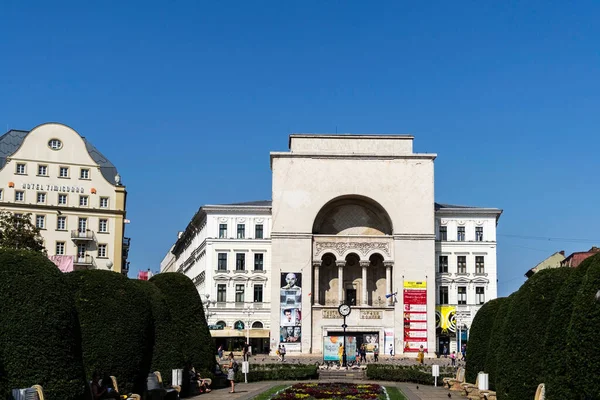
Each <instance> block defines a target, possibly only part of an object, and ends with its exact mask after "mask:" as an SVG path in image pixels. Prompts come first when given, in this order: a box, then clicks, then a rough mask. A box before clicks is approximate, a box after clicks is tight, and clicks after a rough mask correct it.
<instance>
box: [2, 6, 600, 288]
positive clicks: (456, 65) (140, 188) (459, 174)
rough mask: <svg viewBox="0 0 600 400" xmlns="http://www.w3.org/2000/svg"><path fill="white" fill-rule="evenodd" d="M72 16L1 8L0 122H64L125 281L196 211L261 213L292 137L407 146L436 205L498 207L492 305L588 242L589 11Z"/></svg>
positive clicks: (130, 9) (388, 9) (594, 134)
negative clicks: (114, 224) (98, 178)
mask: <svg viewBox="0 0 600 400" xmlns="http://www.w3.org/2000/svg"><path fill="white" fill-rule="evenodd" d="M88 3H90V2H82V1H72V2H62V1H56V2H47V1H43V2H42V1H39V2H36V1H30V2H23V1H8V0H7V1H3V2H2V3H1V4H0V17H1V19H2V39H0V58H1V62H0V93H1V96H0V127H2V131H5V128H16V129H31V128H33V127H34V126H36V125H38V124H40V123H43V122H48V121H59V122H63V123H65V124H67V125H69V126H71V127H73V128H74V129H76V130H77V131H78V132H80V133H81V134H82V135H84V136H86V137H87V138H88V139H89V140H90V141H91V142H92V143H94V144H95V145H96V146H97V147H98V148H99V149H100V150H101V151H102V152H103V153H105V155H106V156H107V157H109V158H110V160H111V161H112V162H113V163H114V164H115V165H116V166H117V167H118V169H119V171H120V173H121V175H122V177H123V180H124V183H125V184H126V185H127V189H128V191H129V197H128V218H129V219H130V220H131V224H130V225H129V226H128V227H127V235H128V236H131V237H132V250H131V253H130V261H131V264H132V272H131V273H130V276H135V275H136V274H137V270H138V269H141V270H145V269H147V268H148V267H150V268H152V269H153V270H155V269H157V268H158V265H159V262H160V260H161V259H162V257H163V256H164V255H165V253H166V252H167V250H168V249H169V247H170V245H171V244H172V243H173V242H174V240H175V238H176V234H177V231H178V230H183V229H184V228H185V226H186V225H187V223H188V222H189V220H190V219H191V217H192V215H193V214H194V212H195V211H196V210H197V209H198V207H199V206H200V205H202V204H207V203H210V204H214V203H226V202H237V201H247V200H257V199H269V198H270V195H271V176H270V169H269V151H282V150H286V149H287V137H288V134H289V133H291V132H320V133H325V132H335V131H336V129H337V131H338V132H350V133H411V134H414V135H415V150H416V151H419V152H434V153H437V154H438V159H437V160H436V185H435V189H436V200H437V201H438V202H446V203H456V204H465V205H475V206H486V207H488V206H489V207H499V208H502V209H504V214H503V215H502V217H501V219H500V224H499V226H498V233H499V234H500V236H499V241H498V263H499V267H498V271H499V294H500V295H507V294H509V293H511V292H512V291H514V290H515V289H517V288H518V287H519V285H520V284H521V283H522V282H523V279H524V278H523V274H524V273H525V271H527V270H528V269H529V268H531V267H532V266H533V265H535V264H536V263H537V262H539V261H541V260H542V259H544V258H545V257H546V256H548V255H550V254H551V253H553V252H554V251H557V250H562V249H564V250H566V251H567V252H572V251H576V250H587V249H588V248H590V247H591V246H592V245H593V244H596V245H598V244H600V233H599V232H600V231H599V230H598V226H600V220H599V219H600V217H599V213H598V204H600V203H599V201H598V198H599V194H600V193H599V192H600V185H599V184H598V172H599V170H600V161H599V157H598V154H599V151H598V149H599V147H600V146H599V145H600V138H599V137H600V135H599V132H598V127H599V126H600V111H599V110H600V40H599V39H600V24H598V21H599V20H600V5H599V3H597V2H577V4H568V3H566V2H533V1H530V2H496V3H497V4H496V5H489V4H483V3H489V2H464V3H462V4H460V3H449V2H439V3H437V4H435V3H429V4H428V5H427V6H421V5H415V4H408V2H358V1H337V2H333V1H327V2H325V1H302V2H281V1H271V2H267V1H238V2H233V1H231V2H215V1H213V2H202V1H189V2H184V1H165V2H161V3H158V2H153V1H144V2H133V1H126V2H122V1H112V2H95V3H96V4H95V5H90V4H88ZM100 3H102V4H100ZM402 3H404V4H402ZM365 185H368V182H365ZM513 235H516V236H522V237H516V236H513ZM530 237H540V238H542V239H531V238H530ZM550 238H564V239H569V240H562V239H557V240H553V239H550ZM571 239H577V240H571Z"/></svg>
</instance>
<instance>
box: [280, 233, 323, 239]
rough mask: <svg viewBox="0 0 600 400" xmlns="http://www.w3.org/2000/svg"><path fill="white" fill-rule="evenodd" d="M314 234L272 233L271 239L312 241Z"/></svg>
mask: <svg viewBox="0 0 600 400" xmlns="http://www.w3.org/2000/svg"><path fill="white" fill-rule="evenodd" d="M312 237H313V234H312V233H304V232H271V239H312Z"/></svg>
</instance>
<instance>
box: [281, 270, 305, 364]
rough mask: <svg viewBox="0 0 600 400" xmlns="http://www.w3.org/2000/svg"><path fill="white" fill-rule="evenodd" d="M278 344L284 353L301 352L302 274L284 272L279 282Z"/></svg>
mask: <svg viewBox="0 0 600 400" xmlns="http://www.w3.org/2000/svg"><path fill="white" fill-rule="evenodd" d="M280 288H281V290H280V305H281V313H280V321H281V323H280V325H279V332H280V335H279V342H280V344H282V345H284V346H285V349H286V351H292V352H300V351H302V274H301V273H296V272H289V273H287V272H284V273H282V274H281V282H280Z"/></svg>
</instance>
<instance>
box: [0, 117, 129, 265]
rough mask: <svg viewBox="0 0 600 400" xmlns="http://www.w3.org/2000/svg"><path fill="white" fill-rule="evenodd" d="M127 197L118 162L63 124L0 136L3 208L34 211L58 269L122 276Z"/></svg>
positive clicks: (0, 205)
mask: <svg viewBox="0 0 600 400" xmlns="http://www.w3.org/2000/svg"><path fill="white" fill-rule="evenodd" d="M126 198H127V192H126V190H125V186H123V185H122V183H121V178H120V176H119V174H118V173H117V169H116V168H115V166H114V165H113V164H112V163H111V162H110V161H109V160H108V159H107V158H106V157H104V156H103V155H102V153H100V151H98V150H97V149H96V148H95V147H94V146H93V145H92V144H91V143H90V142H88V141H87V140H86V139H85V138H84V137H82V136H81V135H80V134H79V133H77V132H76V131H75V130H73V129H72V128H70V127H68V126H66V125H63V124H59V123H46V124H42V125H39V126H37V127H35V128H34V129H32V130H31V131H21V130H10V131H8V132H7V133H5V134H4V135H2V136H0V210H2V211H9V212H12V213H21V214H26V213H31V214H32V219H33V221H32V222H33V223H35V225H36V226H37V227H39V228H40V229H41V234H42V237H43V239H44V246H45V247H46V250H47V252H48V257H49V258H50V259H51V260H53V261H54V262H55V263H56V264H57V266H59V268H61V270H63V271H70V270H78V269H108V270H113V271H115V272H121V273H124V274H127V271H128V262H127V255H128V251H129V238H127V237H125V236H124V233H125V223H126V222H127V221H126V219H125V217H126Z"/></svg>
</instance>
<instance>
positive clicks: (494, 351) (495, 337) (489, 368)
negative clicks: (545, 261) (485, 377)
mask: <svg viewBox="0 0 600 400" xmlns="http://www.w3.org/2000/svg"><path fill="white" fill-rule="evenodd" d="M514 296H515V294H514V293H513V294H512V295H510V296H508V297H504V298H501V299H499V300H500V305H499V307H498V311H497V312H496V318H495V319H494V325H493V326H492V332H491V334H490V339H489V341H488V350H487V355H486V357H485V368H484V370H485V372H487V373H488V374H489V382H488V383H489V386H490V389H491V390H496V377H497V375H496V370H497V368H498V364H500V366H499V368H503V367H504V366H505V364H504V357H503V356H504V353H503V351H504V350H503V349H502V341H503V339H504V327H505V326H506V324H505V320H506V316H507V315H508V310H509V309H510V306H511V303H512V301H513V299H514ZM498 360H499V361H498Z"/></svg>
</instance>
